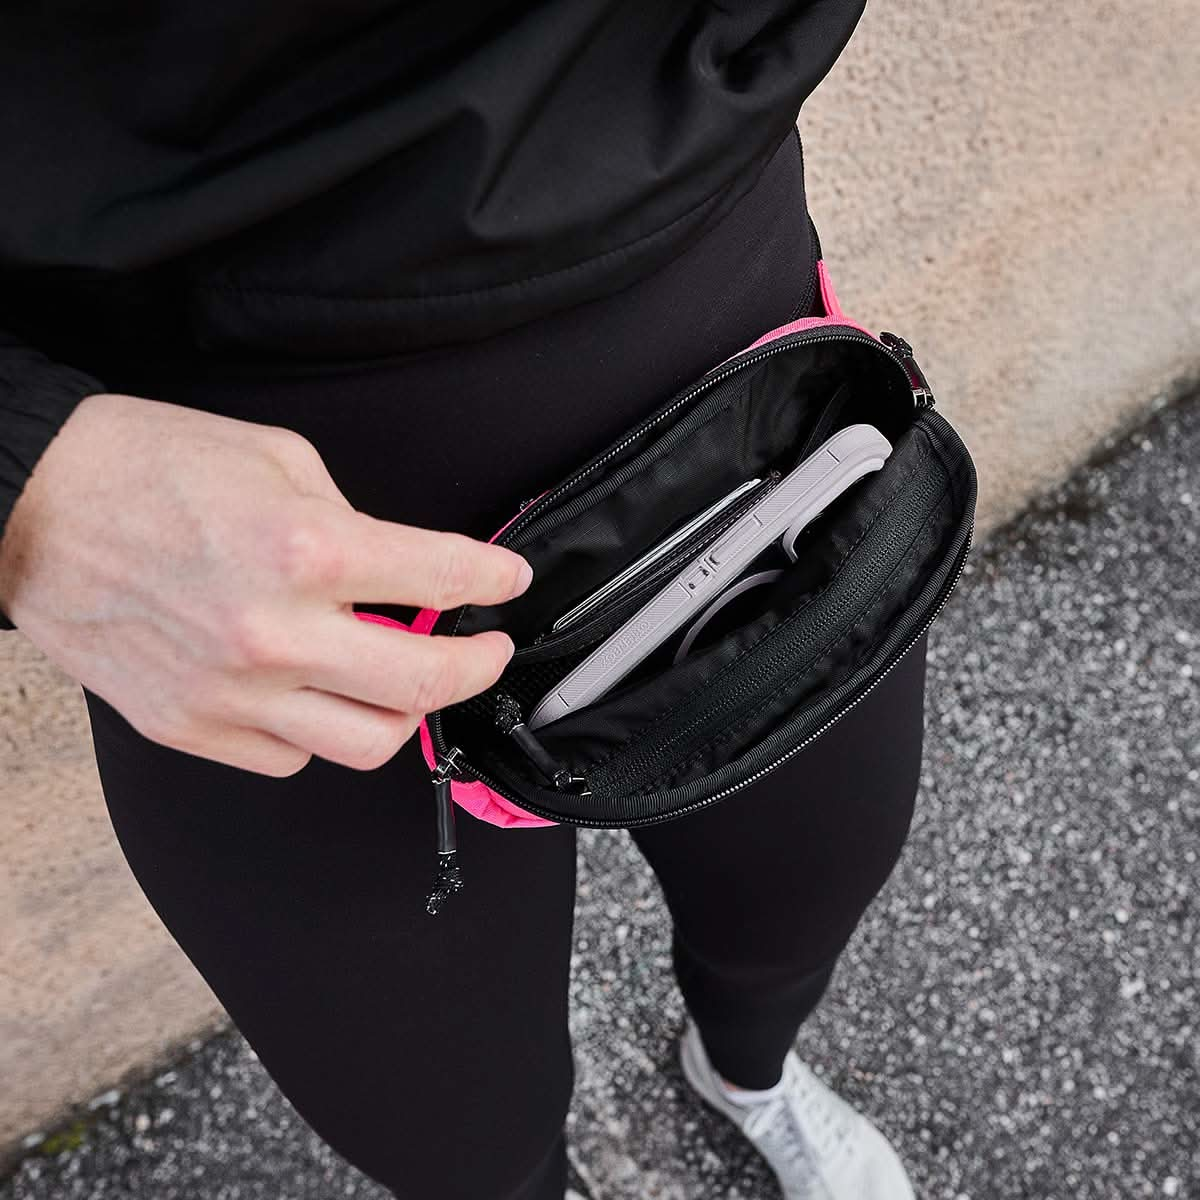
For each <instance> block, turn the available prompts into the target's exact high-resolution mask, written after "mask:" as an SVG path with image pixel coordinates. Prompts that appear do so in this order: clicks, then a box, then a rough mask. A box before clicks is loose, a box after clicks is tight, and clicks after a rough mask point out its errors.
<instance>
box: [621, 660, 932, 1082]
mask: <svg viewBox="0 0 1200 1200" xmlns="http://www.w3.org/2000/svg"><path fill="white" fill-rule="evenodd" d="M924 690H925V640H924V639H922V640H921V641H920V642H919V643H917V644H916V645H915V646H913V648H912V649H911V650H910V651H909V652H908V654H907V655H906V657H905V658H904V659H903V660H902V661H901V663H900V665H899V666H898V667H896V668H895V669H894V670H893V671H892V672H891V673H890V674H888V675H887V676H885V677H884V679H883V680H882V681H881V682H880V683H879V684H878V685H877V686H876V688H875V689H874V690H873V691H872V692H870V693H869V694H868V695H867V696H866V698H865V699H863V700H862V701H861V702H860V703H859V704H858V705H857V706H855V707H854V708H852V709H851V710H850V711H849V712H848V713H847V714H846V715H845V716H843V717H842V718H841V719H840V720H839V721H838V722H837V723H836V724H834V725H833V726H832V727H830V729H828V730H827V731H826V732H825V733H824V734H823V735H822V736H821V737H819V738H818V739H817V740H816V741H815V742H813V743H812V744H811V745H810V746H808V747H806V748H805V749H804V750H802V751H800V753H798V754H796V755H795V756H794V757H793V758H791V759H790V760H789V761H788V762H786V763H784V764H783V765H782V766H780V767H778V768H777V769H776V770H775V771H773V772H772V773H771V774H769V775H767V776H765V777H764V778H762V779H761V780H759V781H758V782H757V783H755V784H752V785H751V786H750V787H748V788H746V789H744V790H743V791H741V792H738V793H737V794H735V795H733V796H730V797H728V798H726V799H725V800H722V801H719V802H718V803H716V804H714V805H713V806H712V807H711V808H707V809H702V810H700V811H699V812H696V813H692V814H689V815H688V816H686V817H682V818H680V819H679V820H677V821H672V822H668V823H666V824H663V825H655V826H650V827H648V828H645V829H638V830H635V831H634V837H635V838H636V840H637V844H638V846H639V847H640V849H641V851H642V853H643V854H644V855H645V856H646V858H647V859H648V861H649V862H650V864H651V866H652V867H653V869H654V871H655V873H656V874H657V876H658V878H659V880H660V882H661V884H662V888H663V891H664V893H665V896H666V900H667V904H668V906H669V907H670V910H671V914H672V918H673V922H674V940H673V954H674V962H675V970H676V974H677V977H678V980H679V985H680V989H681V991H682V992H683V995H684V999H685V1001H686V1002H687V1005H688V1008H689V1010H690V1011H691V1013H692V1015H693V1016H694V1017H695V1018H696V1021H697V1024H698V1025H699V1026H700V1030H701V1033H702V1036H703V1039H704V1042H705V1046H706V1048H707V1050H708V1052H709V1055H710V1057H711V1058H712V1061H713V1064H714V1065H715V1066H716V1068H717V1069H718V1070H719V1071H720V1072H721V1073H722V1074H723V1075H724V1076H725V1077H726V1078H727V1079H729V1080H731V1081H732V1082H734V1083H736V1084H739V1085H740V1086H742V1087H748V1088H766V1087H770V1086H771V1085H772V1084H773V1083H774V1082H775V1081H776V1080H777V1079H778V1078H779V1074H780V1070H781V1069H782V1065H783V1058H784V1055H785V1054H786V1052H787V1050H788V1047H789V1046H790V1045H791V1044H792V1042H793V1040H794V1038H795V1036H796V1032H797V1030H798V1029H799V1027H800V1025H801V1024H802V1023H803V1021H804V1019H805V1018H806V1017H807V1016H808V1014H809V1013H810V1012H811V1011H812V1009H813V1008H814V1007H815V1006H816V1004H817V1002H818V1000H820V998H821V996H822V994H823V993H824V991H825V989H826V987H827V985H828V983H829V979H830V976H831V974H832V971H833V968H834V965H835V963H836V961H837V957H838V955H839V954H840V952H841V950H842V949H843V947H844V946H845V944H846V942H847V941H848V940H849V938H850V935H851V934H852V933H853V932H854V929H855V926H856V925H857V924H858V922H859V920H860V918H861V917H862V915H863V913H864V911H865V910H866V908H867V906H868V905H869V904H870V902H871V900H872V899H873V898H874V897H875V895H876V894H877V893H878V891H879V889H880V888H881V887H882V886H883V884H884V882H885V880H886V879H887V877H888V876H889V874H890V873H891V871H892V868H893V867H894V866H895V864H896V861H897V859H898V858H899V855H900V851H901V848H902V846H903V844H904V840H905V838H906V837H907V834H908V829H909V824H910V822H911V820H912V815H913V807H914V801H915V797H916V792H917V782H918V776H919V774H920V765H921V749H922V741H923V714H924V708H923V706H924Z"/></svg>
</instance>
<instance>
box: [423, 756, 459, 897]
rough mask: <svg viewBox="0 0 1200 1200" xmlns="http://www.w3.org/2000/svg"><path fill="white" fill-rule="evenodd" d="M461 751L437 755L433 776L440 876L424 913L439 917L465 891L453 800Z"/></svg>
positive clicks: (434, 883)
mask: <svg viewBox="0 0 1200 1200" xmlns="http://www.w3.org/2000/svg"><path fill="white" fill-rule="evenodd" d="M461 758H462V751H461V750H460V749H459V748H458V747H457V746H452V747H451V748H450V750H449V751H448V752H447V753H446V754H439V755H437V766H436V767H434V768H433V770H432V771H431V772H430V774H431V777H432V779H433V794H434V799H435V800H436V802H437V855H438V865H437V874H436V875H435V876H434V880H433V887H432V888H431V889H430V891H429V896H428V898H427V899H426V901H425V911H426V912H427V913H429V914H431V915H436V914H437V913H438V912H439V911H440V910H441V907H442V905H443V904H445V903H446V901H447V900H448V899H449V898H450V897H451V896H452V895H454V893H455V892H461V891H462V888H463V879H462V870H461V868H460V867H459V865H458V840H457V836H456V833H455V828H454V800H453V798H452V797H451V795H450V778H451V776H455V775H461V774H462V768H461V767H460V765H459V759H461Z"/></svg>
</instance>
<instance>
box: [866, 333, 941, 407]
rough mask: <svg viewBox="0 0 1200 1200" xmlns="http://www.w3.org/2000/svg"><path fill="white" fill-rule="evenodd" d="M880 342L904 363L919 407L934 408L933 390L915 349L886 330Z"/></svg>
mask: <svg viewBox="0 0 1200 1200" xmlns="http://www.w3.org/2000/svg"><path fill="white" fill-rule="evenodd" d="M879 340H880V341H881V342H882V343H883V344H884V345H885V346H887V347H888V349H889V350H891V351H892V353H893V354H895V355H896V356H897V357H898V358H899V359H900V360H901V361H902V362H903V363H904V369H905V370H906V371H907V372H908V377H909V382H910V383H911V385H912V393H913V400H914V401H915V403H916V405H917V407H918V408H932V407H933V406H934V404H935V403H936V401H935V400H934V396H933V389H932V388H931V387H930V386H929V380H928V379H926V378H925V372H924V371H922V370H921V368H920V365H919V364H918V363H917V360H916V359H915V358H914V357H913V348H912V347H911V346H910V345H909V344H908V342H906V341H905V340H904V338H902V337H901V336H900V335H899V334H897V333H888V332H887V331H886V330H880V332H879Z"/></svg>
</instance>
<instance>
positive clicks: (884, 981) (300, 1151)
mask: <svg viewBox="0 0 1200 1200" xmlns="http://www.w3.org/2000/svg"><path fill="white" fill-rule="evenodd" d="M1198 464H1200V403H1197V402H1196V401H1195V400H1191V401H1187V402H1184V403H1180V404H1177V405H1173V406H1159V411H1157V412H1156V413H1155V414H1154V415H1153V416H1152V417H1151V419H1150V420H1149V422H1148V423H1147V424H1146V425H1145V426H1144V427H1143V428H1142V429H1140V430H1139V431H1138V432H1137V433H1135V434H1134V435H1133V436H1132V437H1131V438H1127V439H1125V440H1124V441H1123V442H1122V443H1120V445H1119V446H1117V447H1116V448H1115V449H1113V450H1112V451H1110V452H1109V453H1108V454H1107V456H1106V458H1105V459H1104V460H1103V461H1099V460H1098V461H1097V462H1095V463H1093V464H1092V465H1091V466H1089V467H1088V468H1087V469H1086V470H1083V471H1081V472H1080V473H1079V474H1078V475H1077V476H1076V477H1075V478H1074V479H1073V480H1072V481H1071V482H1070V483H1068V484H1067V485H1066V486H1065V487H1064V488H1062V489H1060V490H1059V491H1058V492H1056V493H1055V494H1054V495H1053V496H1051V497H1049V498H1047V499H1046V500H1045V501H1044V502H1043V503H1041V504H1039V505H1038V506H1037V507H1036V508H1035V509H1034V510H1032V511H1030V512H1028V513H1026V514H1025V515H1024V516H1023V517H1022V518H1021V519H1020V520H1018V521H1017V522H1015V523H1014V524H1013V525H1011V526H1009V527H1008V528H1006V529H1004V530H1002V531H1000V532H999V533H998V534H996V535H995V536H994V537H993V538H992V539H991V540H990V541H989V542H988V543H987V544H986V546H985V547H983V548H982V549H980V550H978V551H977V552H976V553H975V555H974V556H973V561H972V563H971V565H970V566H969V568H968V572H967V574H965V575H964V578H963V581H962V583H961V585H960V588H959V591H958V593H957V595H956V596H955V598H954V600H953V601H952V602H951V604H950V605H949V606H948V607H947V609H946V611H945V613H944V614H943V615H942V618H941V619H940V620H939V622H938V624H937V625H936V626H935V629H934V632H933V634H932V635H931V642H930V698H929V706H928V709H927V724H926V728H927V741H926V756H925V771H924V779H923V788H922V795H921V798H920V800H919V802H918V809H917V816H916V819H915V822H914V825H913V829H912V834H911V837H910V840H909V843H908V845H907V847H906V849H905V852H904V855H903V857H902V859H901V862H900V864H899V866H898V867H897V869H896V871H895V873H894V874H893V876H892V878H891V879H890V880H889V881H888V884H887V885H886V887H885V889H884V891H883V893H882V894H881V896H880V897H879V899H878V900H877V901H876V903H875V905H874V906H873V908H872V909H871V911H870V912H869V913H868V916H867V918H866V920H865V921H864V922H863V924H862V926H861V927H860V929H859V930H858V932H857V933H856V935H855V938H854V940H853V941H852V943H851V945H850V948H849V949H848V951H847V953H846V955H845V957H844V958H843V961H842V964H841V966H840V967H839V970H838V973H837V975H836V976H835V979H834V983H833V986H832V987H831V989H830V991H829V994H828V996H827V998H826V1000H825V1003H824V1004H823V1005H822V1007H821V1009H820V1010H819V1011H818V1012H817V1014H816V1015H815V1016H814V1017H813V1018H812V1020H811V1021H810V1022H809V1023H808V1024H807V1025H806V1026H805V1028H804V1029H803V1030H802V1031H801V1035H800V1038H799V1041H798V1044H797V1045H798V1050H799V1052H800V1053H801V1055H802V1056H803V1057H804V1058H805V1059H807V1060H808V1061H809V1062H810V1063H811V1064H813V1066H814V1068H815V1069H816V1070H817V1071H818V1072H819V1073H820V1074H821V1075H822V1076H823V1077H824V1078H825V1079H826V1080H827V1081H828V1082H830V1083H831V1084H832V1085H833V1086H834V1087H835V1088H836V1089H837V1090H839V1091H840V1092H841V1093H842V1094H843V1095H844V1096H846V1097H847V1098H848V1099H849V1100H850V1101H851V1102H852V1103H854V1104H855V1105H857V1106H858V1107H860V1108H861V1109H863V1110H864V1111H865V1112H867V1113H868V1114H869V1115H870V1116H871V1117H872V1119H873V1120H875V1121H876V1123H877V1124H879V1125H880V1127H881V1128H882V1129H883V1130H884V1131H885V1132H886V1133H887V1134H888V1136H889V1137H891V1138H892V1140H893V1141H894V1142H895V1144H896V1146H897V1147H898V1149H899V1151H900V1153H901V1155H902V1157H903V1158H904V1159H905V1161H906V1162H907V1163H908V1164H909V1168H910V1171H911V1173H912V1176H913V1179H914V1182H915V1184H916V1188H917V1192H918V1194H919V1195H920V1196H921V1197H922V1198H923V1200H1007V1198H1010V1197H1011V1198H1013V1200H1018V1198H1020V1200H1025V1198H1036V1200H1068V1198H1076V1197H1078V1198H1081V1200H1082V1198H1084V1197H1086V1198H1087V1200H1109V1198H1111V1200H1118V1198H1119V1200H1131V1198H1134V1197H1151V1196H1154V1197H1157V1196H1167V1197H1171V1196H1173V1197H1177V1198H1185V1197H1190V1198H1193V1200H1200V1081H1198V1075H1200V1062H1198V1050H1197V1045H1198V1042H1197V1026H1198V1024H1200V1017H1198V1015H1197V1009H1198V1001H1200V995H1198V975H1200V962H1198V957H1197V948H1196V936H1197V924H1198V921H1200V914H1198V909H1197V900H1198V897H1200V883H1198V880H1200V868H1198V867H1197V855H1198V854H1200V818H1198V816H1197V807H1196V800H1197V793H1198V791H1200V788H1198V786H1197V783H1198V779H1200V771H1198V767H1200V753H1198V750H1200V746H1198V740H1200V696H1198V690H1197V678H1196V672H1197V671H1200V663H1198V661H1197V660H1198V658H1200V655H1198V653H1197V650H1198V647H1200V571H1198V570H1197V562H1198V560H1200V469H1198ZM576 929H577V953H576V957H575V962H574V978H573V985H572V986H573V1006H574V1015H573V1032H574V1036H575V1044H576V1055H577V1063H578V1086H577V1091H576V1097H575V1103H574V1106H573V1109H572V1112H571V1116H570V1124H569V1131H570V1136H571V1142H572V1156H573V1160H574V1163H575V1166H576V1168H577V1170H578V1176H579V1178H578V1179H577V1180H576V1182H575V1185H574V1186H575V1188H576V1189H577V1192H578V1197H579V1198H580V1200H700V1198H706V1200H707V1198H718V1197H719V1198H724V1200H778V1195H779V1193H778V1189H777V1188H776V1186H775V1184H774V1182H773V1180H772V1178H771V1176H770V1175H769V1173H768V1172H767V1170H766V1169H765V1167H764V1165H763V1164H762V1162H761V1160H759V1159H758V1158H757V1156H756V1155H755V1154H754V1152H753V1151H752V1150H751V1149H750V1148H749V1147H748V1146H747V1145H746V1144H745V1143H741V1142H740V1141H739V1140H738V1138H737V1135H735V1134H734V1133H732V1131H731V1129H730V1128H729V1127H728V1126H727V1125H726V1124H724V1123H723V1119H722V1118H720V1117H719V1116H717V1115H716V1114H713V1113H711V1112H710V1111H709V1110H707V1109H705V1108H703V1107H701V1105H700V1103H699V1102H698V1101H696V1100H694V1099H693V1098H692V1097H691V1096H690V1093H689V1092H688V1091H687V1089H686V1085H685V1084H684V1082H683V1079H682V1076H681V1074H680V1071H679V1068H678V1066H677V1063H676V1040H677V1037H678V1034H679V1031H680V1030H681V1028H682V1025H683V1011H682V1005H681V1001H680V999H679V996H678V992H677V991H676V989H675V986H674V983H673V981H672V979H671V975H670V960H669V952H668V933H669V931H668V926H667V922H666V919H665V914H664V910H663V907H662V905H661V903H660V898H659V893H658V888H657V884H656V883H655V881H654V879H653V877H652V876H651V875H650V873H649V871H648V870H647V868H646V867H645V866H644V864H643V863H642V861H641V859H640V858H639V857H638V856H637V854H636V852H635V851H634V850H633V849H632V846H631V844H630V843H629V841H628V839H626V838H624V837H622V836H620V835H614V834H611V833H606V832H601V831H585V833H584V835H583V838H582V853H581V874H580V889H579V909H578V919H577V925H576ZM98 1101H99V1102H98V1103H97V1105H96V1108H95V1110H94V1112H93V1113H92V1114H91V1116H90V1118H89V1120H88V1121H86V1122H84V1123H82V1124H81V1125H79V1126H77V1127H75V1128H74V1129H68V1130H65V1131H59V1132H58V1133H57V1134H55V1135H53V1136H52V1137H51V1138H50V1139H48V1140H47V1141H45V1142H43V1143H42V1144H41V1145H40V1146H38V1147H36V1148H34V1147H31V1149H30V1152H29V1154H28V1156H27V1157H26V1158H25V1159H24V1161H23V1162H22V1163H21V1165H20V1166H19V1167H18V1168H17V1170H16V1173H15V1174H14V1175H12V1177H11V1178H10V1179H8V1180H7V1181H6V1182H4V1183H2V1184H0V1200H85V1198H86V1200H201V1198H203V1200H250V1198H257V1197H263V1198H267V1197H270V1198H271V1200H281V1198H286V1200H308V1198H310V1197H311V1198H314V1200H315V1198H317V1197H321V1198H322V1200H326V1198H332V1197H342V1196H353V1197H361V1198H362V1200H382V1197H383V1193H382V1192H381V1191H380V1189H378V1188H377V1187H375V1186H373V1185H371V1184H369V1183H367V1182H365V1181H364V1180H363V1179H362V1177H361V1176H359V1175H358V1174H357V1173H356V1172H355V1171H354V1170H353V1169H351V1168H350V1167H348V1166H347V1165H346V1164H344V1163H343V1162H342V1161H341V1160H340V1159H339V1158H338V1157H337V1156H336V1155H335V1154H334V1153H333V1152H332V1151H330V1150H328V1149H327V1148H325V1147H324V1146H323V1145H322V1143H321V1142H320V1141H319V1140H318V1139H317V1138H316V1137H315V1136H314V1135H313V1134H312V1133H311V1132H310V1131H308V1130H307V1128H306V1127H305V1126H304V1124H303V1122H302V1121H301V1120H300V1119H299V1118H298V1117H297V1116H296V1115H295V1114H294V1113H293V1112H292V1110H291V1109H290V1107H289V1106H288V1104H287V1102H286V1101H284V1100H283V1099H282V1097H281V1096H280V1095H279V1093H278V1092H277V1091H276V1089H275V1088H274V1087H273V1085H272V1084H271V1083H270V1081H269V1079H268V1078H267V1077H266V1074H265V1072H264V1071H263V1070H262V1068H261V1067H260V1066H259V1065H258V1063H257V1061H256V1060H255V1058H254V1055H253V1054H252V1053H251V1051H250V1050H249V1049H248V1047H246V1046H245V1044H244V1043H243V1042H242V1041H241V1040H240V1038H238V1037H237V1036H236V1035H235V1034H233V1033H232V1032H227V1033H224V1034H221V1035H219V1036H217V1037H215V1038H214V1039H213V1040H211V1041H210V1042H208V1043H207V1044H206V1045H204V1046H202V1047H196V1048H195V1050H194V1053H193V1054H192V1055H191V1056H190V1057H189V1058H188V1059H187V1060H186V1061H184V1062H181V1063H179V1064H177V1065H176V1066H175V1067H174V1068H173V1069H171V1070H170V1071H167V1072H165V1073H164V1074H161V1075H160V1076H159V1077H158V1078H156V1079H154V1080H151V1081H148V1082H147V1083H145V1084H143V1085H141V1086H139V1087H136V1088H133V1089H132V1090H130V1091H128V1092H127V1093H124V1094H121V1095H110V1096H106V1097H100V1098H98ZM51 1151H54V1152H51ZM481 1200H483V1198H481Z"/></svg>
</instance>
